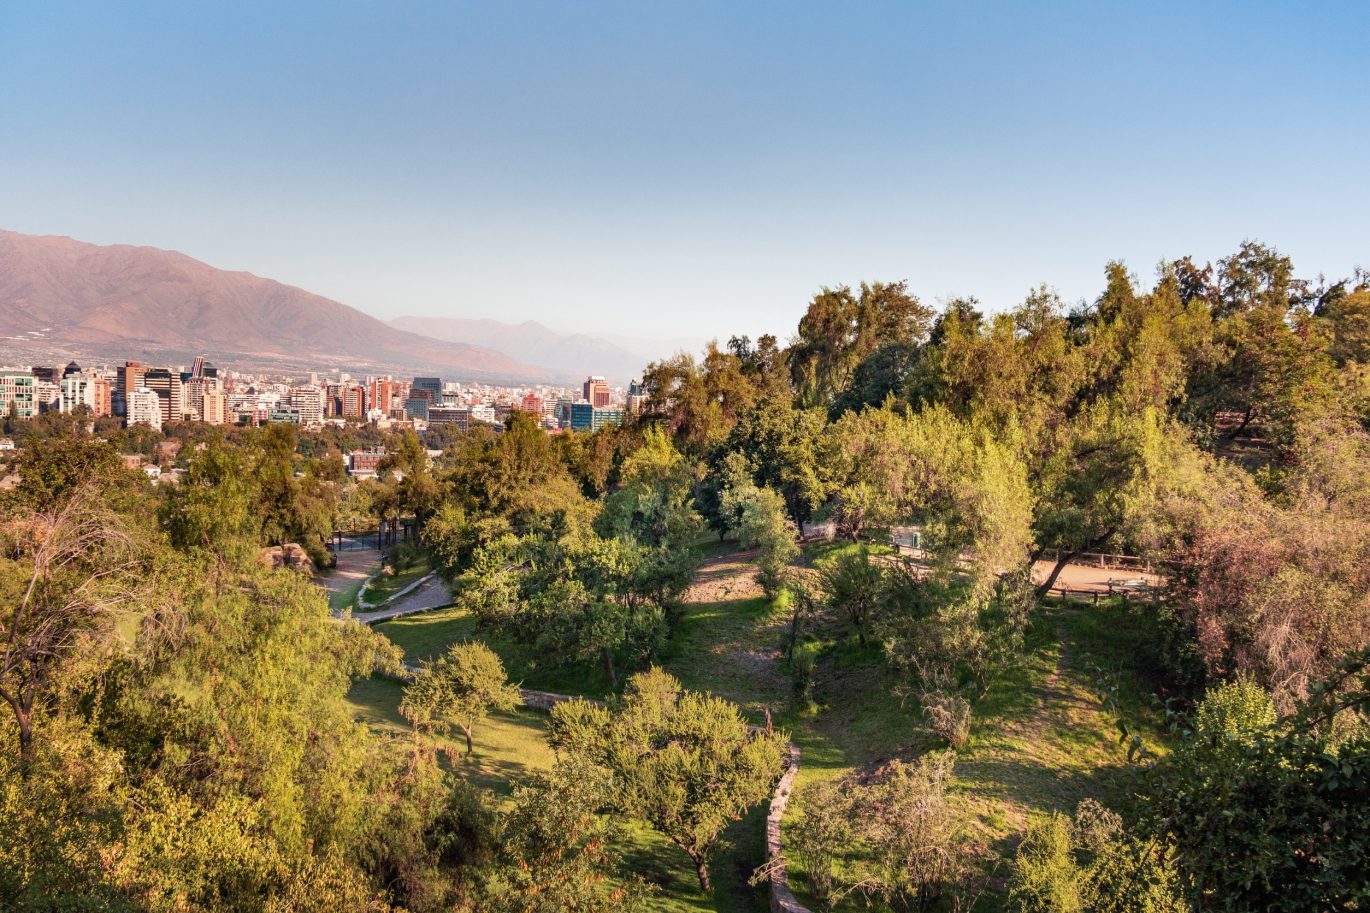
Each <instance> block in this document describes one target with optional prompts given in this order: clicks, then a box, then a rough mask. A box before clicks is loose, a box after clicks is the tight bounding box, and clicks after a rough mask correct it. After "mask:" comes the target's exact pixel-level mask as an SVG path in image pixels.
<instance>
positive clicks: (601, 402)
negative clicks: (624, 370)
mask: <svg viewBox="0 0 1370 913" xmlns="http://www.w3.org/2000/svg"><path fill="white" fill-rule="evenodd" d="M583 391H584V394H585V401H586V402H587V403H589V404H590V405H591V406H594V407H595V408H596V409H603V408H604V407H605V406H607V405H609V384H608V383H607V382H606V381H605V380H604V378H602V377H600V376H599V375H597V374H596V375H591V376H590V377H587V378H586V379H585V386H584V388H583Z"/></svg>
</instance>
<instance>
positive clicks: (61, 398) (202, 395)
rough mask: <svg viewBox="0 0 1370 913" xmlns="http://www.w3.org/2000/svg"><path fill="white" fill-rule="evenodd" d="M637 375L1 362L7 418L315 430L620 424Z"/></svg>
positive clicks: (635, 400)
mask: <svg viewBox="0 0 1370 913" xmlns="http://www.w3.org/2000/svg"><path fill="white" fill-rule="evenodd" d="M642 398H643V397H642V390H641V386H640V385H639V384H638V383H637V382H636V381H634V382H633V384H632V385H630V387H629V388H628V389H627V390H626V391H624V390H621V389H619V390H615V389H613V388H611V387H610V385H609V383H608V382H607V381H606V380H605V379H604V378H603V377H600V376H591V377H588V378H586V380H585V383H584V384H582V385H581V387H580V388H579V389H575V388H564V387H555V386H547V385H538V386H532V387H517V388H514V387H500V386H493V385H488V384H461V383H454V382H450V381H449V382H444V381H443V379H442V378H441V377H433V376H427V377H414V378H413V379H411V380H402V379H399V378H395V377H390V376H385V377H367V378H365V379H360V378H354V377H352V376H351V375H349V374H339V375H338V376H337V377H336V378H331V379H330V378H320V376H319V375H318V374H317V373H316V374H311V375H310V376H309V377H308V378H307V379H301V378H271V377H268V376H264V375H254V374H247V373H241V372H234V371H221V370H220V369H219V368H218V367H216V366H215V365H214V364H212V363H211V362H209V361H207V360H206V359H205V358H204V356H200V357H198V358H196V359H195V360H194V362H193V363H192V364H191V365H190V366H189V367H185V366H180V367H169V366H154V365H143V364H140V363H138V362H135V361H128V362H125V363H124V364H122V365H119V366H113V367H112V366H101V367H98V368H91V369H85V368H82V367H81V366H80V365H78V364H76V363H75V362H71V363H70V364H68V365H67V366H66V367H65V368H53V367H33V366H27V367H18V368H0V415H6V416H13V417H17V418H20V419H28V418H31V417H33V416H35V415H38V414H41V413H44V412H66V413H74V412H76V411H77V410H78V409H81V408H82V407H84V408H85V409H86V410H88V412H89V413H90V414H91V415H92V416H95V417H102V416H115V417H119V418H122V419H123V420H124V421H125V423H126V424H127V425H138V424H142V425H147V426H149V427H152V428H158V429H160V428H161V427H162V426H164V425H167V424H170V423H173V422H205V423H207V424H211V425H224V424H238V425H261V424H265V423H268V422H291V423H294V424H298V425H301V426H306V427H319V426H322V425H323V424H325V423H336V424H343V423H346V422H367V423H370V424H373V425H376V426H378V427H382V428H384V427H390V426H391V425H393V424H396V423H404V424H406V425H408V426H409V427H414V428H416V429H418V430H422V429H424V428H427V427H428V426H429V425H441V424H454V425H457V426H458V427H460V428H462V429H463V430H465V429H468V428H470V427H472V426H473V425H477V424H480V423H485V424H490V425H498V424H502V423H503V421H504V420H505V419H506V418H508V416H509V414H510V413H512V412H515V411H521V412H526V413H529V414H531V415H533V416H534V417H535V418H536V420H537V421H538V423H539V424H540V425H541V426H542V427H543V428H544V429H545V430H547V431H548V432H560V431H591V430H595V429H598V428H603V427H607V426H614V425H619V424H621V423H622V421H623V416H624V413H625V410H628V411H631V410H633V409H636V408H638V407H640V405H641V402H642Z"/></svg>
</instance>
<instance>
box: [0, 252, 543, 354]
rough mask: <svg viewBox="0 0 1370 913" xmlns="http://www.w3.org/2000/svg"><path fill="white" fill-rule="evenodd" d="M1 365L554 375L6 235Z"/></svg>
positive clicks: (146, 260) (194, 275)
mask: <svg viewBox="0 0 1370 913" xmlns="http://www.w3.org/2000/svg"><path fill="white" fill-rule="evenodd" d="M0 328H2V329H0V359H5V360H10V361H39V362H43V363H48V362H53V361H59V360H61V359H63V358H66V357H85V358H92V357H94V358H105V359H110V360H122V359H124V358H135V359H140V360H156V359H159V358H163V359H171V360H177V359H186V358H188V357H190V356H191V355H194V354H196V353H199V352H205V353H209V354H210V356H211V357H212V358H213V359H214V360H216V361H219V362H221V363H227V364H234V365H236V366H242V367H263V368H282V369H292V368H294V369H307V370H327V369H330V368H340V369H348V370H353V371H359V372H366V371H396V372H401V373H408V372H417V371H435V372H439V373H442V374H443V375H444V376H447V377H452V378H453V379H488V380H509V381H518V380H523V381H533V380H542V379H545V374H546V372H544V371H542V370H540V369H538V368H534V367H532V366H530V365H527V364H523V363H521V362H519V361H518V360H516V359H513V358H509V357H508V356H506V355H503V354H501V353H499V352H495V351H492V350H490V349H487V348H483V347H481V346H478V345H471V344H469V343H465V342H460V341H451V340H436V339H430V338H427V337H425V336H421V335H418V334H415V333H409V332H405V331H404V330H400V329H398V328H395V327H392V326H389V325H388V324H386V323H384V322H382V321H380V320H377V319H376V318H374V317H370V316H368V315H366V314H364V313H362V312H361V311H358V310H357V309H355V308H352V307H348V306H347V305H345V304H341V303H339V302H337V301H333V300H331V299H328V298H324V297H321V296H319V295H314V294H311V293H309V292H306V291H304V290H303V289H299V288H295V287H293V286H289V285H284V284H282V283H280V282H275V281H273V280H271V279H263V278H261V277H259V276H254V275H252V274H251V273H245V272H229V271H226V270H220V269H215V268H214V267H212V266H209V265H208V264H205V263H202V262H200V261H198V260H195V259H193V258H191V257H187V256H186V255H184V254H180V253H176V252H174V251H166V250H160V249H157V248H152V247H133V246H130V245H125V244H115V245H108V246H104V245H95V244H87V243H84V242H81V241H76V240H73V239H71V238H64V237H54V236H36V235H25V234H20V233H18V232H9V231H0Z"/></svg>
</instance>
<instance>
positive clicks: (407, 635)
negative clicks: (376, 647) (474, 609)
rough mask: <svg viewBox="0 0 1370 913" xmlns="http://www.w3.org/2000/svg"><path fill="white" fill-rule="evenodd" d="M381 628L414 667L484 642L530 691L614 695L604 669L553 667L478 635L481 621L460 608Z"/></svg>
mask: <svg viewBox="0 0 1370 913" xmlns="http://www.w3.org/2000/svg"><path fill="white" fill-rule="evenodd" d="M375 628H376V630H377V631H380V632H381V633H382V634H384V635H385V636H386V637H388V638H390V640H392V641H393V642H394V643H396V644H398V645H399V646H400V648H401V649H403V650H404V655H405V659H406V661H408V662H411V663H412V662H418V661H419V660H424V659H432V658H434V657H436V656H438V655H440V654H442V653H444V652H445V651H446V650H447V648H448V647H450V646H451V645H452V644H454V643H457V642H459V641H463V640H480V641H484V642H485V643H486V644H487V645H489V647H490V649H492V650H494V651H495V652H496V653H497V654H499V657H500V659H501V660H503V662H504V669H505V671H506V672H507V673H508V674H509V680H510V681H513V682H517V683H519V684H521V685H522V686H523V687H525V688H534V689H536V690H538V691H555V692H556V693H558V694H578V695H582V696H584V697H603V696H604V695H606V694H608V693H609V692H610V691H611V690H612V689H611V688H610V685H609V674H608V673H607V672H606V671H605V670H604V669H602V668H600V667H599V666H592V667H585V666H568V665H565V664H561V663H556V662H549V661H548V659H547V658H546V657H540V656H538V655H537V654H536V653H534V652H533V651H532V650H530V649H529V648H527V647H525V646H523V645H522V644H517V643H514V642H513V641H512V640H510V639H509V638H507V637H501V636H499V635H497V634H493V633H489V632H477V630H476V619H475V618H474V617H472V615H471V614H470V613H469V612H467V611H465V610H464V609H459V608H457V607H456V606H448V607H446V608H442V609H433V610H432V611H429V612H420V613H418V614H416V615H406V616H405V617H403V618H396V619H394V620H393V621H386V622H382V623H380V624H377V625H376V626H375Z"/></svg>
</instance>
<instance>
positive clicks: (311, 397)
mask: <svg viewBox="0 0 1370 913" xmlns="http://www.w3.org/2000/svg"><path fill="white" fill-rule="evenodd" d="M326 397H327V394H326V393H325V392H324V390H323V388H322V387H317V386H313V385H305V386H303V387H295V388H294V389H292V390H291V391H290V406H291V408H293V409H296V410H298V411H299V413H300V424H302V425H322V424H323V415H324V400H325V399H326Z"/></svg>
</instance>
